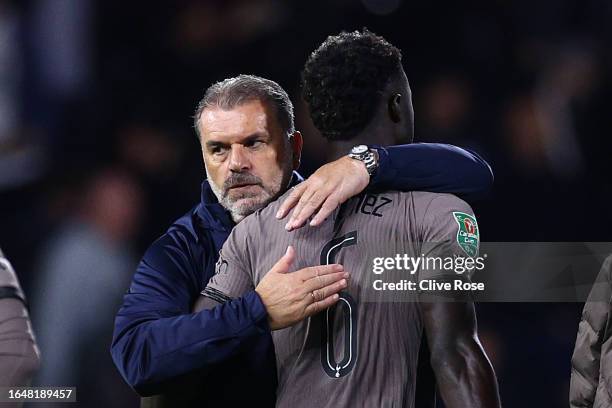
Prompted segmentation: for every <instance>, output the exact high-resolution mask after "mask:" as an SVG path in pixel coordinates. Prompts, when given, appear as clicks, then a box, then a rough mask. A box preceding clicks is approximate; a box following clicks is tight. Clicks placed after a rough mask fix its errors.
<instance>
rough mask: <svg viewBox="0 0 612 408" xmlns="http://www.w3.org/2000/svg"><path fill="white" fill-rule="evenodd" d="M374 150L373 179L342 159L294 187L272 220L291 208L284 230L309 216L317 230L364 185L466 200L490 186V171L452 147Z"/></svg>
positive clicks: (360, 167)
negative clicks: (457, 197) (451, 195)
mask: <svg viewBox="0 0 612 408" xmlns="http://www.w3.org/2000/svg"><path fill="white" fill-rule="evenodd" d="M376 150H377V151H378V156H379V167H378V169H377V170H376V173H375V174H374V176H373V177H372V179H370V176H369V175H368V172H367V170H366V168H365V165H364V164H363V163H362V162H360V161H358V160H354V159H351V158H349V157H348V156H344V157H341V158H340V159H338V160H335V161H333V162H331V163H327V164H325V165H323V166H322V167H321V168H319V169H318V170H317V171H316V172H314V173H313V174H312V176H310V177H309V178H308V179H306V181H304V182H302V183H300V184H299V185H297V186H296V187H294V188H293V191H292V192H291V194H289V196H288V197H287V198H286V199H285V201H283V203H282V205H281V206H280V208H279V211H278V213H277V214H276V217H277V218H284V217H285V216H286V215H287V214H288V213H289V211H290V210H291V209H293V212H292V214H291V217H290V219H289V221H288V222H287V226H286V229H287V230H292V229H295V228H299V227H301V226H302V225H304V223H305V222H306V220H307V219H308V218H309V217H310V216H311V215H313V214H314V217H313V218H312V220H311V221H310V225H311V226H316V225H319V224H321V222H323V220H324V219H325V218H326V217H328V216H329V215H330V214H331V213H332V212H333V211H334V210H335V209H336V208H337V207H338V206H339V205H340V204H342V203H343V202H345V201H346V200H348V199H349V198H351V197H353V196H355V195H357V194H359V193H361V192H362V191H363V190H364V189H365V188H366V187H368V185H369V186H370V187H373V188H377V189H382V190H400V191H417V190H418V191H429V192H434V193H452V194H455V195H457V196H460V197H462V198H464V199H466V200H471V199H477V198H479V197H482V196H484V195H485V194H486V193H487V192H488V191H489V189H490V188H491V186H492V184H493V172H492V171H491V167H490V166H489V165H488V164H487V162H486V161H484V160H483V159H482V158H481V157H480V156H478V155H477V154H476V153H473V152H470V151H468V150H465V149H462V148H460V147H457V146H453V145H447V144H439V143H413V144H407V145H398V146H389V147H386V148H383V147H376Z"/></svg>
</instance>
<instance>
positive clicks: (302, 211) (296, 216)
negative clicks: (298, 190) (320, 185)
mask: <svg viewBox="0 0 612 408" xmlns="http://www.w3.org/2000/svg"><path fill="white" fill-rule="evenodd" d="M325 198H326V196H323V195H322V194H321V192H320V191H317V189H315V188H308V189H307V190H306V191H304V193H303V194H302V196H301V197H300V201H299V202H298V203H297V205H296V206H295V208H294V209H293V213H292V214H291V218H290V219H289V222H288V223H287V225H286V226H285V229H286V230H287V231H291V230H293V229H295V228H299V227H301V226H302V225H303V224H304V221H306V219H307V218H308V217H310V216H311V215H312V213H314V212H315V210H316V209H317V208H319V206H321V204H322V203H323V200H324V199H325Z"/></svg>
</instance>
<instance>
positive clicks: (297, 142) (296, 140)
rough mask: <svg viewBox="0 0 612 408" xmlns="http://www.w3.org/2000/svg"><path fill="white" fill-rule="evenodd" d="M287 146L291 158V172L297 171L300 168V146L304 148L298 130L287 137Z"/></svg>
mask: <svg viewBox="0 0 612 408" xmlns="http://www.w3.org/2000/svg"><path fill="white" fill-rule="evenodd" d="M289 145H290V147H291V157H292V158H293V163H292V164H293V170H297V169H298V168H299V167H300V160H301V158H302V146H304V139H302V134H301V133H300V132H299V131H298V130H296V131H295V132H293V134H292V135H289Z"/></svg>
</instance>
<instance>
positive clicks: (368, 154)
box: [348, 145, 378, 176]
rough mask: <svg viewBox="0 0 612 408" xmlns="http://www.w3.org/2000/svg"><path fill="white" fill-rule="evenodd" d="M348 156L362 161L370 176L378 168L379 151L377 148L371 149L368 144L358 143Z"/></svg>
mask: <svg viewBox="0 0 612 408" xmlns="http://www.w3.org/2000/svg"><path fill="white" fill-rule="evenodd" d="M348 157H350V158H351V159H355V160H359V161H362V162H363V164H365V167H366V170H367V171H368V174H369V175H370V176H372V175H373V174H374V172H376V169H378V152H377V151H376V149H370V148H369V147H368V146H366V145H357V146H354V147H353V148H352V149H351V152H350V153H349V154H348Z"/></svg>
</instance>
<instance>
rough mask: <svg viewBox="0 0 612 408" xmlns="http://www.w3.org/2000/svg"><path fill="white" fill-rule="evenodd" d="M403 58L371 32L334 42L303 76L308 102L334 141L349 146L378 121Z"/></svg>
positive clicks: (321, 49) (319, 125)
mask: <svg viewBox="0 0 612 408" xmlns="http://www.w3.org/2000/svg"><path fill="white" fill-rule="evenodd" d="M401 70H402V53H401V52H400V50H399V49H398V48H396V47H394V46H393V45H391V44H390V43H389V42H387V40H385V39H384V38H382V37H381V36H378V35H376V34H374V33H372V32H370V31H368V30H367V29H365V28H364V29H363V30H362V31H353V32H341V33H340V34H338V35H334V36H329V37H327V39H326V40H325V42H323V44H321V46H320V47H319V48H317V49H316V50H315V51H314V52H313V53H312V54H311V55H310V57H309V58H308V61H306V64H305V66H304V70H303V71H302V96H303V98H304V100H305V101H306V103H307V104H308V107H309V109H310V115H311V117H312V120H313V123H314V125H315V126H316V127H317V129H319V131H321V133H322V134H323V136H324V137H326V138H327V139H329V140H347V139H350V138H352V137H353V136H355V133H357V132H359V131H361V130H363V128H365V126H366V125H367V124H368V123H369V122H370V121H371V120H372V118H373V117H374V115H375V113H376V109H377V107H378V104H379V102H380V97H381V95H382V93H383V92H384V89H385V86H386V85H387V83H388V82H389V80H390V79H391V78H393V77H394V76H395V75H398V74H399V73H400V72H401Z"/></svg>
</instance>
